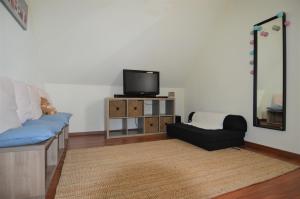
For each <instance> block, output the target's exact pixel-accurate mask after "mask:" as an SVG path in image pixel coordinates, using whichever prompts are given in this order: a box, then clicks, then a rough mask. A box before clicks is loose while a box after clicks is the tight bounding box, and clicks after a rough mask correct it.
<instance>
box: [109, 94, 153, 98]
mask: <svg viewBox="0 0 300 199" xmlns="http://www.w3.org/2000/svg"><path fill="white" fill-rule="evenodd" d="M141 97H142V98H156V96H155V95H122V94H115V95H114V98H141Z"/></svg>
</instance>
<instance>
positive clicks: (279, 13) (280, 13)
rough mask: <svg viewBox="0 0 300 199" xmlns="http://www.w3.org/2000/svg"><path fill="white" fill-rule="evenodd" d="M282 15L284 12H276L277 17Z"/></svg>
mask: <svg viewBox="0 0 300 199" xmlns="http://www.w3.org/2000/svg"><path fill="white" fill-rule="evenodd" d="M283 15H284V12H278V13H277V15H276V16H277V17H283Z"/></svg>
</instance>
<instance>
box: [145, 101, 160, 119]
mask: <svg viewBox="0 0 300 199" xmlns="http://www.w3.org/2000/svg"><path fill="white" fill-rule="evenodd" d="M144 110H145V116H158V115H159V100H144Z"/></svg>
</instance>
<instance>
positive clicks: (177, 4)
mask: <svg viewBox="0 0 300 199" xmlns="http://www.w3.org/2000/svg"><path fill="white" fill-rule="evenodd" d="M30 6H31V8H30V11H31V12H32V19H31V20H32V21H31V23H32V24H31V25H32V26H31V27H32V28H33V31H32V32H33V33H34V35H33V37H34V43H33V45H32V46H31V48H32V50H33V51H34V53H35V55H36V56H35V58H34V59H35V64H34V65H35V70H36V73H37V75H41V76H42V77H43V78H44V81H45V82H47V83H68V84H102V85H120V84H121V82H122V75H121V74H122V69H124V68H131V69H145V70H157V71H160V72H161V85H162V86H163V87H183V86H184V82H185V80H186V78H187V77H188V73H189V72H190V71H191V70H192V68H193V67H194V65H195V63H196V60H197V59H199V56H201V52H202V51H203V50H205V45H206V44H207V43H208V42H207V41H206V35H208V34H210V33H211V32H212V31H213V28H214V22H215V21H216V20H217V16H218V13H219V11H221V10H222V9H223V6H224V2H223V1H220V0H184V1H183V0H126V1H123V0H63V1H62V0H51V1H49V0H39V1H34V0H31V1H30Z"/></svg>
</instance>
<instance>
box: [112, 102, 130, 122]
mask: <svg viewBox="0 0 300 199" xmlns="http://www.w3.org/2000/svg"><path fill="white" fill-rule="evenodd" d="M126 105H127V104H126V100H111V101H109V115H110V117H112V118H114V117H126V116H127V111H126V110H127V106H126Z"/></svg>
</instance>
